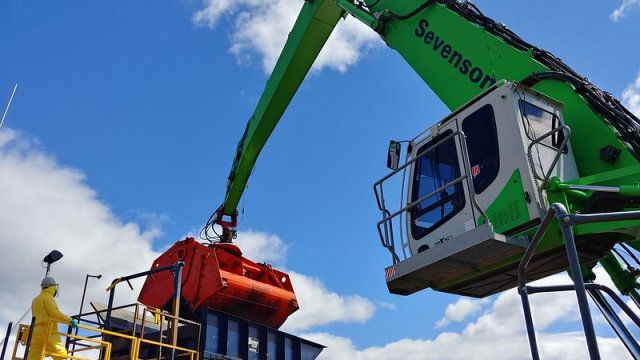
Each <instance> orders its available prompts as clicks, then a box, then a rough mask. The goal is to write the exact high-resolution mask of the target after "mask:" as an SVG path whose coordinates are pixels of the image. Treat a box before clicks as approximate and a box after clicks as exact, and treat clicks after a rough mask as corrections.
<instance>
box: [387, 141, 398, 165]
mask: <svg viewBox="0 0 640 360" xmlns="http://www.w3.org/2000/svg"><path fill="white" fill-rule="evenodd" d="M399 164H400V143H399V142H397V141H394V140H391V141H389V151H388V152H387V167H388V168H389V169H391V170H397V169H398V166H399Z"/></svg>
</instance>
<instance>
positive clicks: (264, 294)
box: [138, 237, 298, 329]
mask: <svg viewBox="0 0 640 360" xmlns="http://www.w3.org/2000/svg"><path fill="white" fill-rule="evenodd" d="M177 261H183V262H184V264H185V265H184V268H183V270H182V301H183V303H186V304H187V305H188V306H189V307H190V308H191V309H192V310H199V309H202V308H214V309H217V310H220V311H224V312H227V313H229V314H232V315H234V316H238V317H241V318H244V319H247V320H250V321H253V322H256V323H260V324H263V325H266V326H269V327H272V328H276V329H277V328H279V327H280V326H281V325H282V324H283V323H284V321H285V320H286V319H287V317H289V315H291V314H292V313H293V312H294V311H296V310H298V300H297V299H296V294H295V293H294V292H293V287H292V285H291V280H290V279H289V275H287V274H285V273H283V272H282V271H278V270H275V269H273V268H272V267H271V265H269V264H258V263H254V262H253V261H251V260H248V259H246V258H244V257H243V256H242V252H241V251H240V248H238V246H236V245H234V244H231V243H214V244H210V245H208V246H207V245H202V244H200V243H198V242H196V241H195V239H194V238H192V237H188V238H186V239H184V240H182V241H178V242H177V243H175V245H173V246H172V247H171V248H170V249H169V250H167V251H166V252H165V253H164V254H162V255H161V256H160V257H159V258H157V259H156V260H155V262H154V263H153V266H152V269H153V268H156V267H160V266H165V265H171V264H174V263H176V262H177ZM172 284H173V275H172V274H171V273H169V272H161V273H157V274H154V275H153V277H152V276H148V277H147V280H146V281H145V283H144V285H143V287H142V290H141V291H140V296H138V301H140V302H141V303H143V304H145V305H147V306H151V307H155V308H160V309H162V308H165V306H166V305H167V303H169V301H170V300H171V298H172V295H173V286H172Z"/></svg>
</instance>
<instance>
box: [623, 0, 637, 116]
mask: <svg viewBox="0 0 640 360" xmlns="http://www.w3.org/2000/svg"><path fill="white" fill-rule="evenodd" d="M638 1H640V0H638ZM622 103H623V104H624V106H626V107H627V108H628V109H629V111H631V112H632V113H634V114H635V115H636V116H637V117H640V73H638V77H636V80H635V82H634V83H633V84H630V85H629V86H627V88H626V89H624V91H623V92H622Z"/></svg>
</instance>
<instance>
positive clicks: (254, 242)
mask: <svg viewBox="0 0 640 360" xmlns="http://www.w3.org/2000/svg"><path fill="white" fill-rule="evenodd" d="M234 242H235V243H236V244H237V245H238V246H239V247H240V249H241V250H242V256H244V257H246V258H247V259H251V261H253V262H257V263H269V264H272V265H273V266H274V267H275V268H282V267H283V266H284V263H285V259H286V258H287V246H286V244H285V243H284V242H283V241H282V239H280V237H278V236H277V235H272V234H267V233H264V232H259V231H238V238H237V239H236V240H234Z"/></svg>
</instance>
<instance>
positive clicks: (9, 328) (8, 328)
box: [0, 322, 13, 360]
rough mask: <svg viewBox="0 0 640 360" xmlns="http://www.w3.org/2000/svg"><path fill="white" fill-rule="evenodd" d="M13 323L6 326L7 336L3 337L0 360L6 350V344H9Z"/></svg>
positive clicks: (2, 359)
mask: <svg viewBox="0 0 640 360" xmlns="http://www.w3.org/2000/svg"><path fill="white" fill-rule="evenodd" d="M12 326H13V323H12V322H10V323H9V326H7V335H6V336H5V337H4V342H3V344H2V352H0V360H4V353H5V351H6V350H7V344H8V343H9V336H11V327H12Z"/></svg>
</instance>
